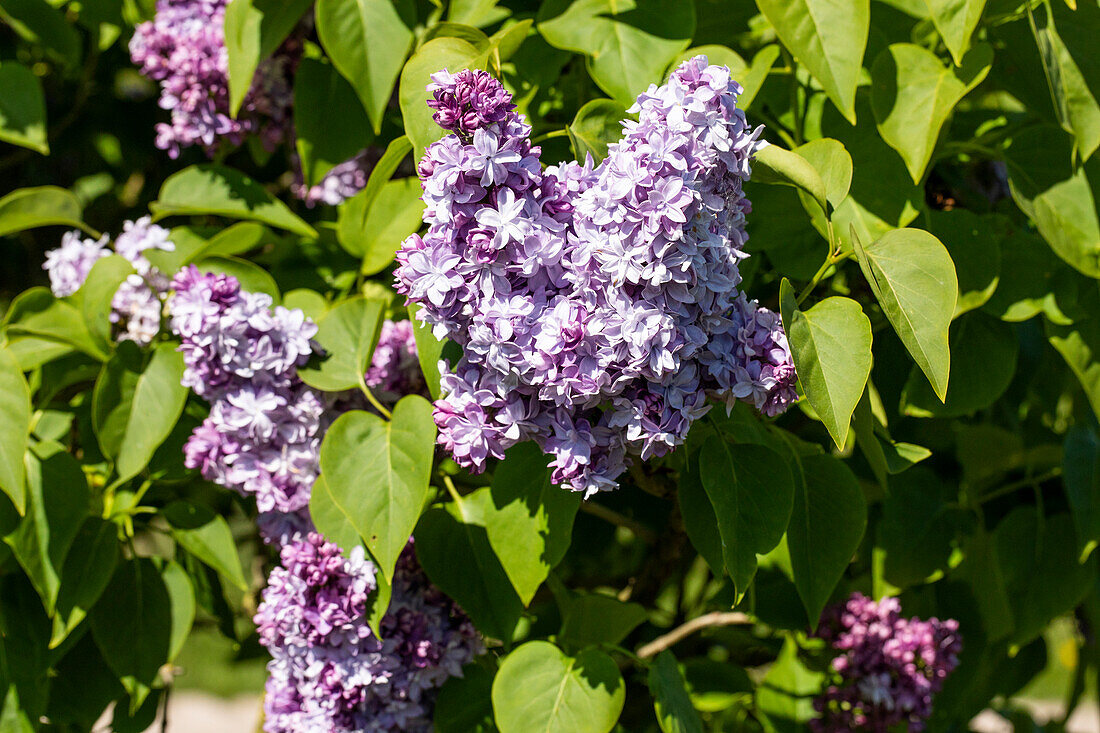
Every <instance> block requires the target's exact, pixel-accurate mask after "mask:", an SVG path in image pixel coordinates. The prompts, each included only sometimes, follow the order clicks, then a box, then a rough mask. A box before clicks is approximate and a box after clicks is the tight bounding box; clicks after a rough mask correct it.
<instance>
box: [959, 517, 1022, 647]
mask: <svg viewBox="0 0 1100 733" xmlns="http://www.w3.org/2000/svg"><path fill="white" fill-rule="evenodd" d="M962 549H963V560H962V562H961V563H960V564H959V566H958V568H956V569H955V571H954V572H953V573H952V575H951V577H952V578H957V579H959V580H961V581H963V582H964V583H967V584H969V585H970V587H971V588H973V589H974V600H975V602H976V603H977V606H978V613H979V615H980V616H981V620H982V627H983V630H984V631H985V633H986V635H987V637H988V639H989V641H998V640H1000V639H1003V638H1005V637H1006V636H1008V635H1009V634H1011V633H1012V630H1013V628H1014V627H1015V619H1014V618H1013V615H1012V606H1011V603H1010V601H1009V598H1008V588H1007V585H1006V584H1007V578H1006V577H1005V573H1004V570H1003V569H1002V567H1001V563H1000V560H999V559H998V556H997V547H996V544H995V543H994V538H993V535H991V534H989V533H988V532H987V531H985V529H983V528H980V527H979V528H978V530H977V531H976V532H975V533H974V534H973V535H972V536H971V537H970V538H969V539H968V540H967V541H966V542H965V543H964V544H963V548H962Z"/></svg>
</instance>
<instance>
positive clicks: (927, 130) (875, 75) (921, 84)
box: [871, 43, 993, 182]
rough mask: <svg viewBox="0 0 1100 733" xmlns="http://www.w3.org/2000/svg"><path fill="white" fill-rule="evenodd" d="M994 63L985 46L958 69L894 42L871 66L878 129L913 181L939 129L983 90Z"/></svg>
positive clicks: (909, 45)
mask: <svg viewBox="0 0 1100 733" xmlns="http://www.w3.org/2000/svg"><path fill="white" fill-rule="evenodd" d="M992 65H993V49H992V48H991V47H990V46H989V45H987V44H984V43H983V44H980V45H978V46H976V47H975V48H974V49H973V50H971V51H970V52H969V53H968V54H966V58H964V59H963V60H962V63H960V65H959V66H957V67H955V66H952V67H944V65H943V64H942V63H940V60H939V59H938V58H936V55H935V54H933V53H932V52H931V51H928V50H926V49H924V48H921V47H920V46H917V45H915V44H912V43H895V44H893V45H891V46H890V47H889V48H887V49H885V50H884V51H882V53H880V54H879V55H878V57H877V58H876V59H875V63H874V66H873V67H872V68H871V79H872V80H873V84H872V88H871V107H872V109H873V110H874V113H875V120H876V122H877V123H878V131H879V133H880V134H881V135H882V139H883V140H885V141H886V142H887V144H889V145H890V147H892V148H893V149H894V150H896V151H898V154H899V155H900V156H901V157H902V160H904V161H905V166H906V168H908V169H909V175H910V176H912V177H913V181H914V182H919V181H920V180H921V179H922V178H923V177H924V171H925V169H926V168H927V167H928V161H929V160H931V159H932V151H933V150H934V149H935V147H936V141H937V140H938V139H939V137H940V129H941V128H942V127H943V125H944V123H945V122H946V121H947V118H948V117H949V116H950V115H951V111H952V110H953V109H954V108H955V105H956V104H958V103H959V100H961V99H962V98H963V97H965V96H966V95H967V93H969V92H970V90H971V89H973V88H974V87H976V86H978V85H979V84H981V83H982V81H983V80H984V79H985V77H986V75H987V74H988V73H989V69H990V67H991V66H992Z"/></svg>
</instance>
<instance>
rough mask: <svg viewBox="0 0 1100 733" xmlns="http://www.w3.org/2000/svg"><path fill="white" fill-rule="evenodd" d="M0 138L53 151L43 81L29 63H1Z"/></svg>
mask: <svg viewBox="0 0 1100 733" xmlns="http://www.w3.org/2000/svg"><path fill="white" fill-rule="evenodd" d="M0 140H3V141H4V142H9V143H12V144H13V145H19V146H21V147H24V148H30V149H31V150H34V151H36V152H39V153H42V155H49V154H50V144H49V142H48V141H47V140H46V97H45V95H44V94H43V92H42V82H41V81H39V79H38V77H37V76H35V75H34V72H32V71H31V70H30V69H28V68H27V67H26V66H22V65H21V64H17V63H14V62H11V61H9V62H8V63H6V64H3V65H0Z"/></svg>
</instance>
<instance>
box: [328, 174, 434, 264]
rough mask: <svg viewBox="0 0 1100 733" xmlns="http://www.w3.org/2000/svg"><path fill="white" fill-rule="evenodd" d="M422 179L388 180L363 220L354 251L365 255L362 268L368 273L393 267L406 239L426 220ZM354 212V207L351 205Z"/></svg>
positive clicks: (414, 177)
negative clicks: (422, 197) (394, 259)
mask: <svg viewBox="0 0 1100 733" xmlns="http://www.w3.org/2000/svg"><path fill="white" fill-rule="evenodd" d="M422 195H423V191H422V190H421V188H420V179H419V178H417V177H416V176H409V177H408V178H398V179H395V180H392V181H387V182H386V185H385V186H383V187H382V190H381V191H379V192H378V196H377V197H376V198H375V199H374V203H373V204H371V208H370V211H368V212H367V218H366V219H365V220H364V222H363V227H362V229H360V230H359V233H360V236H359V237H357V238H356V239H355V240H354V242H355V247H354V248H355V249H356V250H360V248H361V251H355V252H353V251H351V248H349V247H346V246H345V249H347V250H348V251H349V252H350V253H351V254H353V255H357V256H361V257H362V258H363V264H362V265H361V266H360V270H361V271H362V272H363V274H364V275H375V274H377V273H379V272H381V271H382V270H384V269H386V268H387V267H389V265H390V263H391V262H393V257H394V254H396V252H397V250H398V249H399V248H400V247H401V244H402V242H404V241H405V239H406V238H407V237H408V236H409V235H410V234H414V233H415V232H416V230H418V229H419V228H420V225H421V224H422V223H423V221H422V217H423V215H424V202H423V201H422V200H421V196H422ZM347 211H348V212H353V209H352V208H350V207H349V208H348V209H347Z"/></svg>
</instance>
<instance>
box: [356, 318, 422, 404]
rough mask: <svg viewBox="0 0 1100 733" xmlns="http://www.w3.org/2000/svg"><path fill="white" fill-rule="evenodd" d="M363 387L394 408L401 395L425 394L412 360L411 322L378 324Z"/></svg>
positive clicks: (420, 376)
mask: <svg viewBox="0 0 1100 733" xmlns="http://www.w3.org/2000/svg"><path fill="white" fill-rule="evenodd" d="M366 384H367V386H368V387H370V388H371V389H372V390H374V393H375V395H376V396H377V397H378V398H379V399H380V400H382V401H383V402H386V403H389V404H396V403H397V401H398V400H399V399H401V398H402V397H404V396H405V395H410V394H423V393H425V391H426V389H427V385H426V384H425V383H424V375H423V373H422V372H421V371H420V361H419V359H417V356H416V338H415V337H414V336H413V325H412V321H396V322H395V321H390V320H386V321H383V322H382V330H381V331H380V332H379V334H378V345H377V346H375V347H374V356H373V357H372V358H371V364H370V369H368V370H367V374H366Z"/></svg>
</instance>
